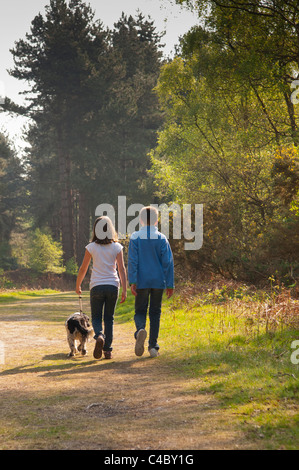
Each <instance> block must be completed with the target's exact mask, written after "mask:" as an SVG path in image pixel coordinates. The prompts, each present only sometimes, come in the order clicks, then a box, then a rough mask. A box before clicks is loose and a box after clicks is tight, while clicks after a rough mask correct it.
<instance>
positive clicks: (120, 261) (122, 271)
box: [116, 250, 127, 304]
mask: <svg viewBox="0 0 299 470" xmlns="http://www.w3.org/2000/svg"><path fill="white" fill-rule="evenodd" d="M116 262H117V267H118V272H119V277H120V282H121V285H122V294H121V301H120V303H121V304H122V303H123V302H124V301H125V300H126V298H127V272H126V268H125V263H124V255H123V251H122V250H121V252H120V253H118V255H117V256H116Z"/></svg>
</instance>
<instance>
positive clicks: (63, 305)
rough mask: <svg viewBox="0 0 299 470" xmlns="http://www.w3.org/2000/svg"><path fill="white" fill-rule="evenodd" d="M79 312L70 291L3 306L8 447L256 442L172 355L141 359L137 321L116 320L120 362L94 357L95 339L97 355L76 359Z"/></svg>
mask: <svg viewBox="0 0 299 470" xmlns="http://www.w3.org/2000/svg"><path fill="white" fill-rule="evenodd" d="M72 311H75V309H74V300H73V298H72V297H71V296H70V295H69V294H65V295H54V296H52V295H51V296H45V297H43V298H41V299H33V300H24V301H17V302H11V303H9V304H8V303H7V304H4V305H0V324H1V335H2V339H3V340H4V346H5V360H4V361H3V362H4V364H2V365H0V391H1V398H2V400H1V401H2V405H1V411H0V418H1V432H0V435H1V437H0V448H1V449H73V450H76V449H103V450H147V449H148V450H184V449H189V450H190V449H194V450H197V449H246V448H249V446H250V448H253V446H252V445H250V443H249V442H248V441H247V439H246V438H245V436H244V435H243V434H242V432H241V431H240V429H239V428H238V427H237V426H235V423H234V419H233V418H232V420H228V419H227V415H224V413H223V411H222V409H221V407H220V406H219V403H218V402H217V401H216V400H215V399H214V397H213V395H211V394H199V393H198V392H196V391H194V388H192V379H189V378H188V379H186V378H185V377H182V376H181V375H178V374H177V373H176V372H175V370H174V369H173V368H172V367H170V366H169V364H168V362H167V360H166V359H165V357H164V358H163V351H162V352H161V355H160V356H159V357H158V358H150V357H149V356H148V354H147V352H145V354H144V356H142V357H141V358H138V357H136V356H135V354H134V339H133V324H132V323H130V322H126V323H118V321H117V318H116V323H115V327H114V343H113V345H114V351H113V359H112V360H105V359H101V360H95V359H94V358H93V355H92V352H93V351H92V350H93V343H94V340H93V339H92V340H91V341H90V342H89V347H88V354H87V356H85V357H81V356H76V357H75V358H68V357H67V353H68V345H67V342H66V334H65V329H64V320H65V318H66V317H67V316H68V315H69V313H71V312H72ZM87 313H88V312H87ZM174 347H175V345H174ZM196 380H197V382H198V378H197V379H196Z"/></svg>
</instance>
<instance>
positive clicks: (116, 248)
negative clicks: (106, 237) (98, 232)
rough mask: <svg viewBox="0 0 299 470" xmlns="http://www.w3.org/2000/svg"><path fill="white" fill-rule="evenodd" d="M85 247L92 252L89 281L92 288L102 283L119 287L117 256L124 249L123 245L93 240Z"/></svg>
mask: <svg viewBox="0 0 299 470" xmlns="http://www.w3.org/2000/svg"><path fill="white" fill-rule="evenodd" d="M85 248H86V250H87V251H88V252H89V253H90V254H91V256H92V261H93V267H92V272H91V277H90V283H89V287H90V289H92V288H93V287H94V286H99V285H102V284H108V285H112V286H116V287H119V277H118V273H117V270H116V256H117V255H118V253H120V252H121V250H122V249H123V247H122V245H121V244H120V243H118V242H116V243H115V242H112V243H109V244H107V245H101V244H99V243H95V242H92V243H89V244H88V245H87V246H86V247H85Z"/></svg>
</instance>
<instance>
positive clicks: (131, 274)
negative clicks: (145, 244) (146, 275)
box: [128, 238, 138, 295]
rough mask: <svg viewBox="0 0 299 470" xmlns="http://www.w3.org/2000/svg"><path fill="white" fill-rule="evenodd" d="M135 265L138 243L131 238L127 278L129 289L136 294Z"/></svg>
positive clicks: (136, 262) (136, 264)
mask: <svg viewBox="0 0 299 470" xmlns="http://www.w3.org/2000/svg"><path fill="white" fill-rule="evenodd" d="M137 267H138V245H137V241H135V240H134V239H132V238H131V240H130V243H129V251H128V278H129V284H131V291H132V294H133V295H136V294H137V292H136V284H137Z"/></svg>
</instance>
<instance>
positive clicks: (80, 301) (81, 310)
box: [79, 295, 83, 313]
mask: <svg viewBox="0 0 299 470" xmlns="http://www.w3.org/2000/svg"><path fill="white" fill-rule="evenodd" d="M79 305H80V313H83V308H82V296H81V295H79Z"/></svg>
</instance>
